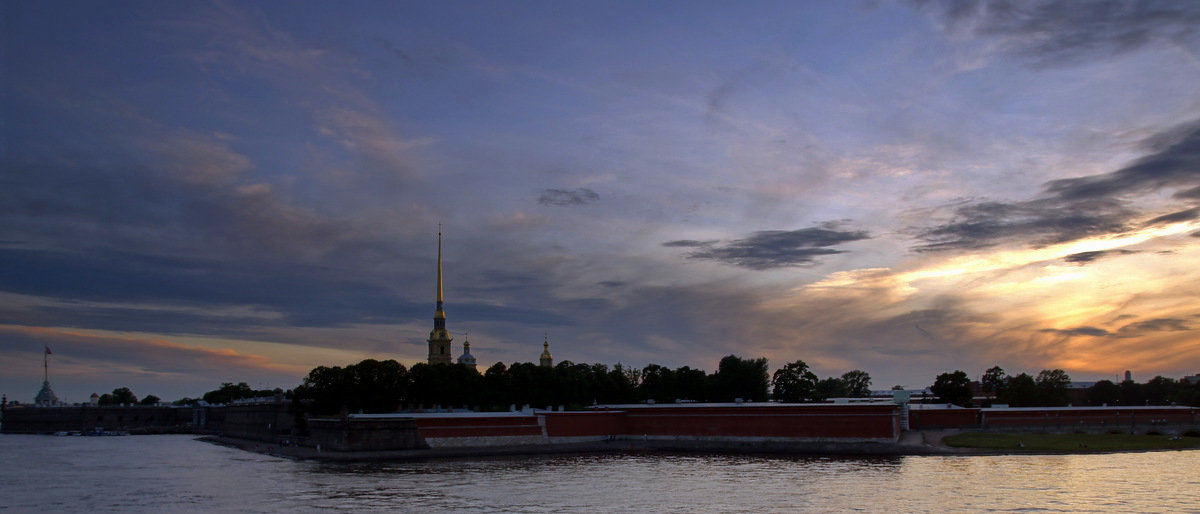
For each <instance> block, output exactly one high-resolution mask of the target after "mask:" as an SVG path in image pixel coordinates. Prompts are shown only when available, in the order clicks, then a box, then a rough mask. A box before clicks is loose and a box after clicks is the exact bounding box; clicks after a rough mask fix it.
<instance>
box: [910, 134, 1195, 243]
mask: <svg viewBox="0 0 1200 514" xmlns="http://www.w3.org/2000/svg"><path fill="white" fill-rule="evenodd" d="M1143 144H1144V146H1145V147H1146V148H1147V149H1148V150H1150V151H1151V152H1152V153H1150V154H1149V155H1146V156H1144V157H1142V158H1140V159H1137V160H1136V161H1134V162H1133V163H1132V164H1130V165H1129V166H1126V167H1124V168H1121V169H1119V170H1117V171H1113V172H1110V173H1103V174H1098V175H1090V176H1086V177H1078V178H1071V179H1062V180H1054V181H1051V182H1047V183H1046V184H1045V186H1044V187H1043V192H1044V195H1043V196H1042V197H1041V198H1037V199H1033V200H1028V201H1018V202H980V203H974V204H969V205H965V206H962V207H959V208H958V209H956V210H955V216H954V218H953V219H951V220H950V221H949V222H947V223H944V224H942V225H938V226H934V227H929V228H926V229H922V230H919V231H918V234H917V237H918V239H920V240H922V241H923V244H921V245H918V246H917V247H916V249H917V250H918V251H940V250H956V249H971V248H982V247H986V246H990V245H993V244H996V243H999V242H1002V241H1009V240H1023V241H1029V242H1031V243H1033V244H1035V245H1045V244H1054V243H1061V242H1066V241H1072V240H1076V239H1080V238H1084V237H1089V236H1094V235H1101V234H1115V233H1121V232H1125V231H1127V230H1131V229H1133V228H1134V224H1135V220H1136V219H1137V218H1138V217H1140V216H1142V213H1141V212H1139V211H1138V210H1136V209H1134V208H1133V207H1131V206H1130V205H1131V204H1130V197H1132V196H1134V195H1138V194H1146V193H1150V192H1154V191H1160V190H1163V189H1169V188H1188V191H1190V190H1191V189H1193V188H1195V187H1197V184H1200V123H1196V122H1191V123H1188V124H1185V125H1181V126H1179V127H1175V128H1172V129H1168V130H1165V131H1163V132H1162V133H1160V134H1157V135H1155V136H1152V137H1151V138H1148V139H1147V140H1145V141H1144V142H1143ZM1194 215H1195V213H1194V212H1193V210H1190V209H1189V210H1185V211H1180V212H1176V213H1172V214H1168V215H1165V216H1160V217H1157V218H1155V219H1153V220H1151V221H1150V223H1151V224H1156V223H1167V222H1172V221H1187V220H1188V219H1194V218H1189V216H1194Z"/></svg>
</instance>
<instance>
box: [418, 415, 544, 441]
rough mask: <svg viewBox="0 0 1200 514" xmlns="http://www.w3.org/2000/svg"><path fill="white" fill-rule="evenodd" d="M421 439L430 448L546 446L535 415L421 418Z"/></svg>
mask: <svg viewBox="0 0 1200 514" xmlns="http://www.w3.org/2000/svg"><path fill="white" fill-rule="evenodd" d="M416 426H417V429H418V430H419V431H420V433H421V437H422V438H423V439H424V440H425V442H426V443H428V444H429V446H430V447H432V448H440V447H468V446H510V445H521V444H545V443H547V442H548V441H547V439H546V432H545V430H544V425H543V422H542V420H541V419H540V417H539V416H535V415H529V416H512V415H497V416H468V417H459V416H446V417H432V416H422V417H418V418H416Z"/></svg>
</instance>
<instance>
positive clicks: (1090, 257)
mask: <svg viewBox="0 0 1200 514" xmlns="http://www.w3.org/2000/svg"><path fill="white" fill-rule="evenodd" d="M1132 253H1137V252H1134V251H1131V250H1097V251H1094V252H1079V253H1073V254H1071V255H1068V256H1066V257H1063V260H1064V261H1067V262H1073V263H1076V264H1087V263H1090V262H1092V261H1094V260H1096V259H1099V258H1101V257H1107V256H1110V255H1129V254H1132Z"/></svg>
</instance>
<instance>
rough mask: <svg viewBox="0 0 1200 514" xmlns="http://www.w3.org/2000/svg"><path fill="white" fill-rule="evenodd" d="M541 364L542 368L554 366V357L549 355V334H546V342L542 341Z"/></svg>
mask: <svg viewBox="0 0 1200 514" xmlns="http://www.w3.org/2000/svg"><path fill="white" fill-rule="evenodd" d="M541 365H542V367H544V368H552V367H554V357H553V356H552V355H550V336H549V335H546V342H544V343H542V358H541Z"/></svg>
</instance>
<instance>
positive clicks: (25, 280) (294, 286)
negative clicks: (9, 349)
mask: <svg viewBox="0 0 1200 514" xmlns="http://www.w3.org/2000/svg"><path fill="white" fill-rule="evenodd" d="M0 290H3V291H7V292H11V293H18V294H24V295H29V296H39V297H46V298H54V299H57V300H60V301H63V302H64V303H62V304H60V305H57V306H54V307H41V308H33V309H32V311H31V312H20V313H16V312H14V311H8V310H4V309H0V319H3V320H5V321H8V322H20V321H21V319H37V318H39V317H45V318H46V319H54V320H56V324H60V325H68V326H89V327H91V326H94V325H93V323H98V324H100V325H103V326H105V327H109V328H113V329H123V330H143V331H151V330H165V331H169V332H176V333H178V332H191V333H220V334H237V333H243V331H244V330H247V329H248V327H262V326H279V325H287V326H301V327H333V326H344V325H347V324H351V323H371V322H375V323H387V322H392V321H394V320H396V319H398V318H401V317H404V316H407V317H418V316H419V315H420V314H421V313H422V312H423V311H422V308H423V307H425V305H424V304H411V303H408V302H405V301H403V300H401V299H400V298H399V297H398V295H397V294H395V293H392V292H390V291H388V290H387V289H385V288H383V287H381V286H378V285H375V284H372V283H370V282H364V281H359V280H354V279H352V278H350V277H347V276H344V275H343V274H341V273H339V272H338V271H337V270H333V269H327V268H322V267H315V266H306V265H302V264H286V263H280V262H273V263H266V264H263V263H259V264H256V263H251V262H226V261H219V260H209V259H198V258H181V257H161V256H150V255H143V254H137V253H128V252H114V251H109V250H102V249H95V250H90V251H86V252H57V251H42V250H14V249H0ZM88 302H99V303H102V304H103V303H110V304H111V303H139V304H156V305H165V306H175V307H184V308H190V307H201V308H220V307H225V308H236V307H254V308H259V309H261V311H262V312H264V313H267V314H273V316H272V317H274V318H278V319H266V318H258V317H246V316H236V315H234V316H216V317H214V316H215V315H198V314H189V313H188V312H186V311H185V312H175V313H172V312H163V310H161V309H138V308H125V307H97V306H94V305H89V304H88ZM14 318H17V319H14ZM166 320H171V321H172V322H173V323H172V324H173V326H174V327H175V328H174V329H168V328H162V326H163V325H164V324H165V323H166ZM214 321H219V323H214Z"/></svg>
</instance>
